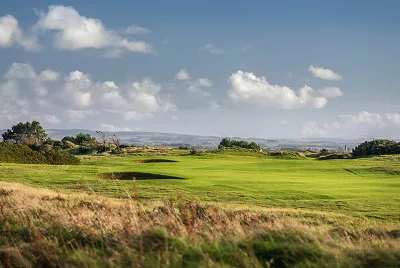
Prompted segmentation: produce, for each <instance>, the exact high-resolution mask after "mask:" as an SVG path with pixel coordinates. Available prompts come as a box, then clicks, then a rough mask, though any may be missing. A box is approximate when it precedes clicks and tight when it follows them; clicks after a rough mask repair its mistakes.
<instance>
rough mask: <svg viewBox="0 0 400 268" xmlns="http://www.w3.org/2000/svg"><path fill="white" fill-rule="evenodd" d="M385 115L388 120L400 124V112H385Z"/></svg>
mask: <svg viewBox="0 0 400 268" xmlns="http://www.w3.org/2000/svg"><path fill="white" fill-rule="evenodd" d="M385 117H386V119H387V120H388V121H389V122H391V123H393V124H395V125H397V126H400V113H387V114H385Z"/></svg>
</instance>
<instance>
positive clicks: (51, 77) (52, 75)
mask: <svg viewBox="0 0 400 268" xmlns="http://www.w3.org/2000/svg"><path fill="white" fill-rule="evenodd" d="M59 76H60V74H59V73H58V72H55V71H53V70H50V69H46V70H44V71H43V72H41V73H40V75H39V78H40V80H41V81H45V82H47V81H50V82H53V81H56V80H57V79H58V78H59Z"/></svg>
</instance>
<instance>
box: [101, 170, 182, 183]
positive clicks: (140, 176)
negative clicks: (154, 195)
mask: <svg viewBox="0 0 400 268" xmlns="http://www.w3.org/2000/svg"><path fill="white" fill-rule="evenodd" d="M97 176H98V177H99V178H101V179H106V180H128V181H129V180H132V181H133V180H184V178H180V177H175V176H168V175H162V174H153V173H144V172H113V173H102V174H98V175H97Z"/></svg>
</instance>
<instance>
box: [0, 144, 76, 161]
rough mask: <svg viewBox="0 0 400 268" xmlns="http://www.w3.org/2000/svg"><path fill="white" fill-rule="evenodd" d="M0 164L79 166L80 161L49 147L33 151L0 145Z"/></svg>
mask: <svg viewBox="0 0 400 268" xmlns="http://www.w3.org/2000/svg"><path fill="white" fill-rule="evenodd" d="M0 162H4V163H17V164H50V165H77V164H79V162H80V161H79V159H78V158H76V157H74V156H73V155H70V154H69V153H67V152H65V151H62V150H61V149H58V150H56V149H53V148H52V147H51V146H49V145H45V146H41V147H38V150H37V151H36V150H33V149H31V148H29V147H28V146H26V145H22V144H11V143H7V142H2V143H0Z"/></svg>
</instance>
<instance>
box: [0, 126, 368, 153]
mask: <svg viewBox="0 0 400 268" xmlns="http://www.w3.org/2000/svg"><path fill="white" fill-rule="evenodd" d="M4 131H5V130H0V133H3V132H4ZM79 132H82V133H85V134H86V133H87V134H90V135H92V136H95V137H96V136H97V134H96V131H93V130H87V129H46V133H47V134H48V135H49V136H50V137H51V138H52V139H55V140H61V139H62V138H63V137H65V136H75V135H76V134H78V133H79ZM115 134H116V135H118V136H119V137H120V139H121V142H122V143H123V144H134V145H139V146H144V145H147V146H171V147H179V146H188V147H196V148H216V147H218V144H219V143H220V141H221V139H222V138H223V137H218V136H201V135H186V134H177V133H162V132H116V133H115ZM232 139H243V140H246V141H249V142H252V141H254V142H256V143H258V144H259V145H260V146H261V147H262V148H264V149H273V150H278V149H321V148H330V149H338V150H339V149H343V148H344V146H345V145H347V146H348V147H349V148H353V147H354V146H355V145H357V144H359V143H361V142H363V141H364V140H365V139H352V140H350V139H325V138H315V139H262V138H241V137H232Z"/></svg>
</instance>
